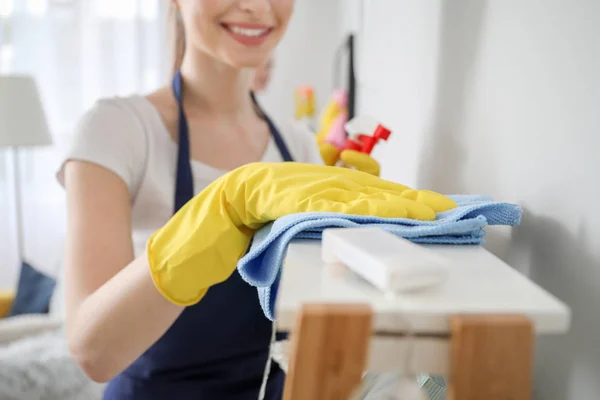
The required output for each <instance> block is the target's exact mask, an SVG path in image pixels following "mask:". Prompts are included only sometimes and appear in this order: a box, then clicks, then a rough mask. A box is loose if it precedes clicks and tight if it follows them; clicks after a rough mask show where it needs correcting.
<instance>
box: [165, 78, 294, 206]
mask: <svg viewBox="0 0 600 400" xmlns="http://www.w3.org/2000/svg"><path fill="white" fill-rule="evenodd" d="M172 88H173V94H174V95H175V99H176V100H177V107H178V108H179V122H178V129H177V131H178V143H179V145H178V146H177V148H178V153H177V174H176V178H175V179H176V180H175V206H174V210H173V214H175V213H176V212H177V211H179V209H180V208H181V207H183V206H184V205H185V203H187V202H188V201H189V200H190V199H191V198H192V197H194V178H193V175H192V165H191V162H190V141H189V130H188V129H189V128H188V123H187V118H186V116H185V112H184V110H183V83H182V81H181V72H180V71H179V70H178V71H177V72H176V73H175V76H174V77H173V82H172ZM250 97H251V98H252V102H253V103H254V105H255V106H256V108H257V110H258V113H259V115H260V116H261V117H262V118H263V119H264V120H265V122H266V123H267V125H268V126H269V131H270V132H271V136H272V137H273V140H274V141H275V144H276V145H277V149H278V150H279V153H280V154H281V158H283V161H294V159H293V158H292V155H291V153H290V151H289V150H288V148H287V146H286V145H285V142H284V140H283V138H282V137H281V134H280V133H279V130H278V129H277V127H276V126H275V124H274V123H273V121H271V119H270V118H269V117H268V116H267V114H266V113H265V112H264V111H263V110H262V108H261V107H260V105H259V104H258V101H257V100H256V97H255V96H254V93H250Z"/></svg>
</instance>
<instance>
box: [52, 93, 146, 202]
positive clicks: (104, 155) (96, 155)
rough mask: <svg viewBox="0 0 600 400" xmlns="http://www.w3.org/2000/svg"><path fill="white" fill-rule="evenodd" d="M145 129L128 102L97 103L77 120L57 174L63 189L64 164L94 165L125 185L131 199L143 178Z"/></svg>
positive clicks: (121, 100)
mask: <svg viewBox="0 0 600 400" xmlns="http://www.w3.org/2000/svg"><path fill="white" fill-rule="evenodd" d="M145 135H146V134H145V131H144V127H143V125H142V123H141V121H140V120H139V118H138V117H137V115H136V113H135V111H134V110H133V109H132V108H131V105H129V104H128V103H127V99H103V100H99V101H98V102H96V104H94V106H93V107H92V108H91V109H89V110H88V111H87V112H86V113H85V114H84V115H83V117H82V118H81V119H80V120H79V122H78V124H77V127H76V129H75V132H74V134H73V137H72V140H71V143H70V145H69V147H68V150H67V152H66V154H65V156H64V157H63V159H62V162H61V164H60V166H59V170H58V172H57V179H58V181H59V183H60V184H61V185H62V186H64V185H65V182H64V167H65V164H66V163H67V161H70V160H79V161H87V162H91V163H94V164H97V165H99V166H101V167H104V168H106V169H107V170H109V171H111V172H113V173H114V174H116V175H117V176H118V177H119V178H121V179H122V180H123V182H125V184H126V185H127V188H128V189H129V194H130V197H132V198H133V197H134V195H135V193H136V192H137V189H138V187H139V185H140V182H141V178H142V176H143V171H144V165H145V162H146V160H145V158H146V153H147V152H146V146H147V139H146V137H145Z"/></svg>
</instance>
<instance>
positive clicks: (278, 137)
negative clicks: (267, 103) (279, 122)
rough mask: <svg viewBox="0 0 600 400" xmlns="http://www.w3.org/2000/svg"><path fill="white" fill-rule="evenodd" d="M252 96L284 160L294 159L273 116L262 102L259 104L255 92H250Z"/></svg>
mask: <svg viewBox="0 0 600 400" xmlns="http://www.w3.org/2000/svg"><path fill="white" fill-rule="evenodd" d="M250 97H251V98H252V102H254V105H255V106H256V109H257V110H258V112H259V114H260V116H261V117H262V118H263V119H264V120H265V122H266V123H267V125H269V131H271V136H273V140H274V141H275V144H276V145H277V149H278V150H279V153H280V154H281V158H283V161H288V162H291V161H294V159H293V158H292V155H291V153H290V151H289V150H288V148H287V146H286V145H285V142H284V141H283V138H282V137H281V134H280V133H279V130H278V129H277V127H276V126H275V124H274V123H273V121H271V118H269V117H268V116H267V114H266V113H265V112H264V111H263V109H262V108H261V106H260V104H258V101H257V100H256V96H255V95H254V92H250Z"/></svg>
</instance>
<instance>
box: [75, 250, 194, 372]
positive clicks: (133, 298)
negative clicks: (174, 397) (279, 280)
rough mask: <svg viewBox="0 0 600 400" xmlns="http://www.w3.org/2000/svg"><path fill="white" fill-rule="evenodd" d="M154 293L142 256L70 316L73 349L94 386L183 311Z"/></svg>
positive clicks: (132, 358) (124, 365)
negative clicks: (95, 382)
mask: <svg viewBox="0 0 600 400" xmlns="http://www.w3.org/2000/svg"><path fill="white" fill-rule="evenodd" d="M183 309H184V308H183V307H180V306H177V305H175V304H173V303H171V302H169V301H168V300H166V299H165V298H164V297H163V296H162V295H161V294H160V293H159V292H158V291H157V290H156V288H155V287H154V283H153V282H152V278H151V276H150V272H149V269H148V261H147V259H146V256H145V255H144V256H140V257H138V258H136V259H135V260H133V261H132V262H131V263H130V264H129V265H128V266H126V267H125V268H123V269H122V270H121V271H120V272H119V273H117V274H116V275H115V276H113V277H112V278H111V279H110V280H108V281H107V282H106V283H105V284H104V285H102V286H101V287H99V288H98V289H97V290H96V291H95V292H94V293H92V294H91V295H89V296H88V297H87V298H86V299H85V300H84V301H83V302H82V303H81V304H80V305H78V306H76V307H74V308H73V309H72V310H70V313H71V315H69V318H68V324H67V331H68V342H69V349H70V351H71V353H72V355H73V357H74V358H75V360H76V361H77V362H78V363H79V365H80V366H81V367H82V369H83V370H84V372H85V373H86V374H87V375H88V376H89V377H90V378H91V379H93V380H94V381H97V382H106V381H108V380H110V379H112V378H113V377H114V376H115V375H117V374H118V373H120V372H121V371H123V370H124V369H125V368H127V367H128V366H129V365H130V364H131V363H132V362H133V361H135V360H136V359H137V358H138V357H139V356H140V355H141V354H142V353H143V352H144V351H145V350H146V349H148V348H149V347H150V346H151V345H152V344H153V343H154V342H156V341H157V340H158V339H159V338H160V337H161V336H162V335H163V334H164V333H165V332H166V331H167V329H168V328H169V327H170V326H171V325H172V324H173V322H174V321H175V320H176V319H177V317H178V316H179V315H180V314H181V312H182V311H183Z"/></svg>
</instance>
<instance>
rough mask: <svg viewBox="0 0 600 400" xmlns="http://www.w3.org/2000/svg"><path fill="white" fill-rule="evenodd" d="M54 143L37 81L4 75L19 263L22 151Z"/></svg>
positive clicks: (2, 127)
mask: <svg viewBox="0 0 600 400" xmlns="http://www.w3.org/2000/svg"><path fill="white" fill-rule="evenodd" d="M51 144H52V138H51V136H50V132H49V130H48V124H47V122H46V116H45V113H44V108H43V106H42V102H41V99H40V95H39V92H38V89H37V85H36V83H35V80H34V79H33V78H32V77H31V76H27V75H0V147H9V148H11V149H12V159H13V174H14V195H15V211H16V218H17V244H18V251H19V254H18V255H19V261H22V260H23V253H24V247H23V223H22V215H21V185H20V182H19V181H20V172H19V149H20V148H22V147H37V146H48V145H51Z"/></svg>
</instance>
